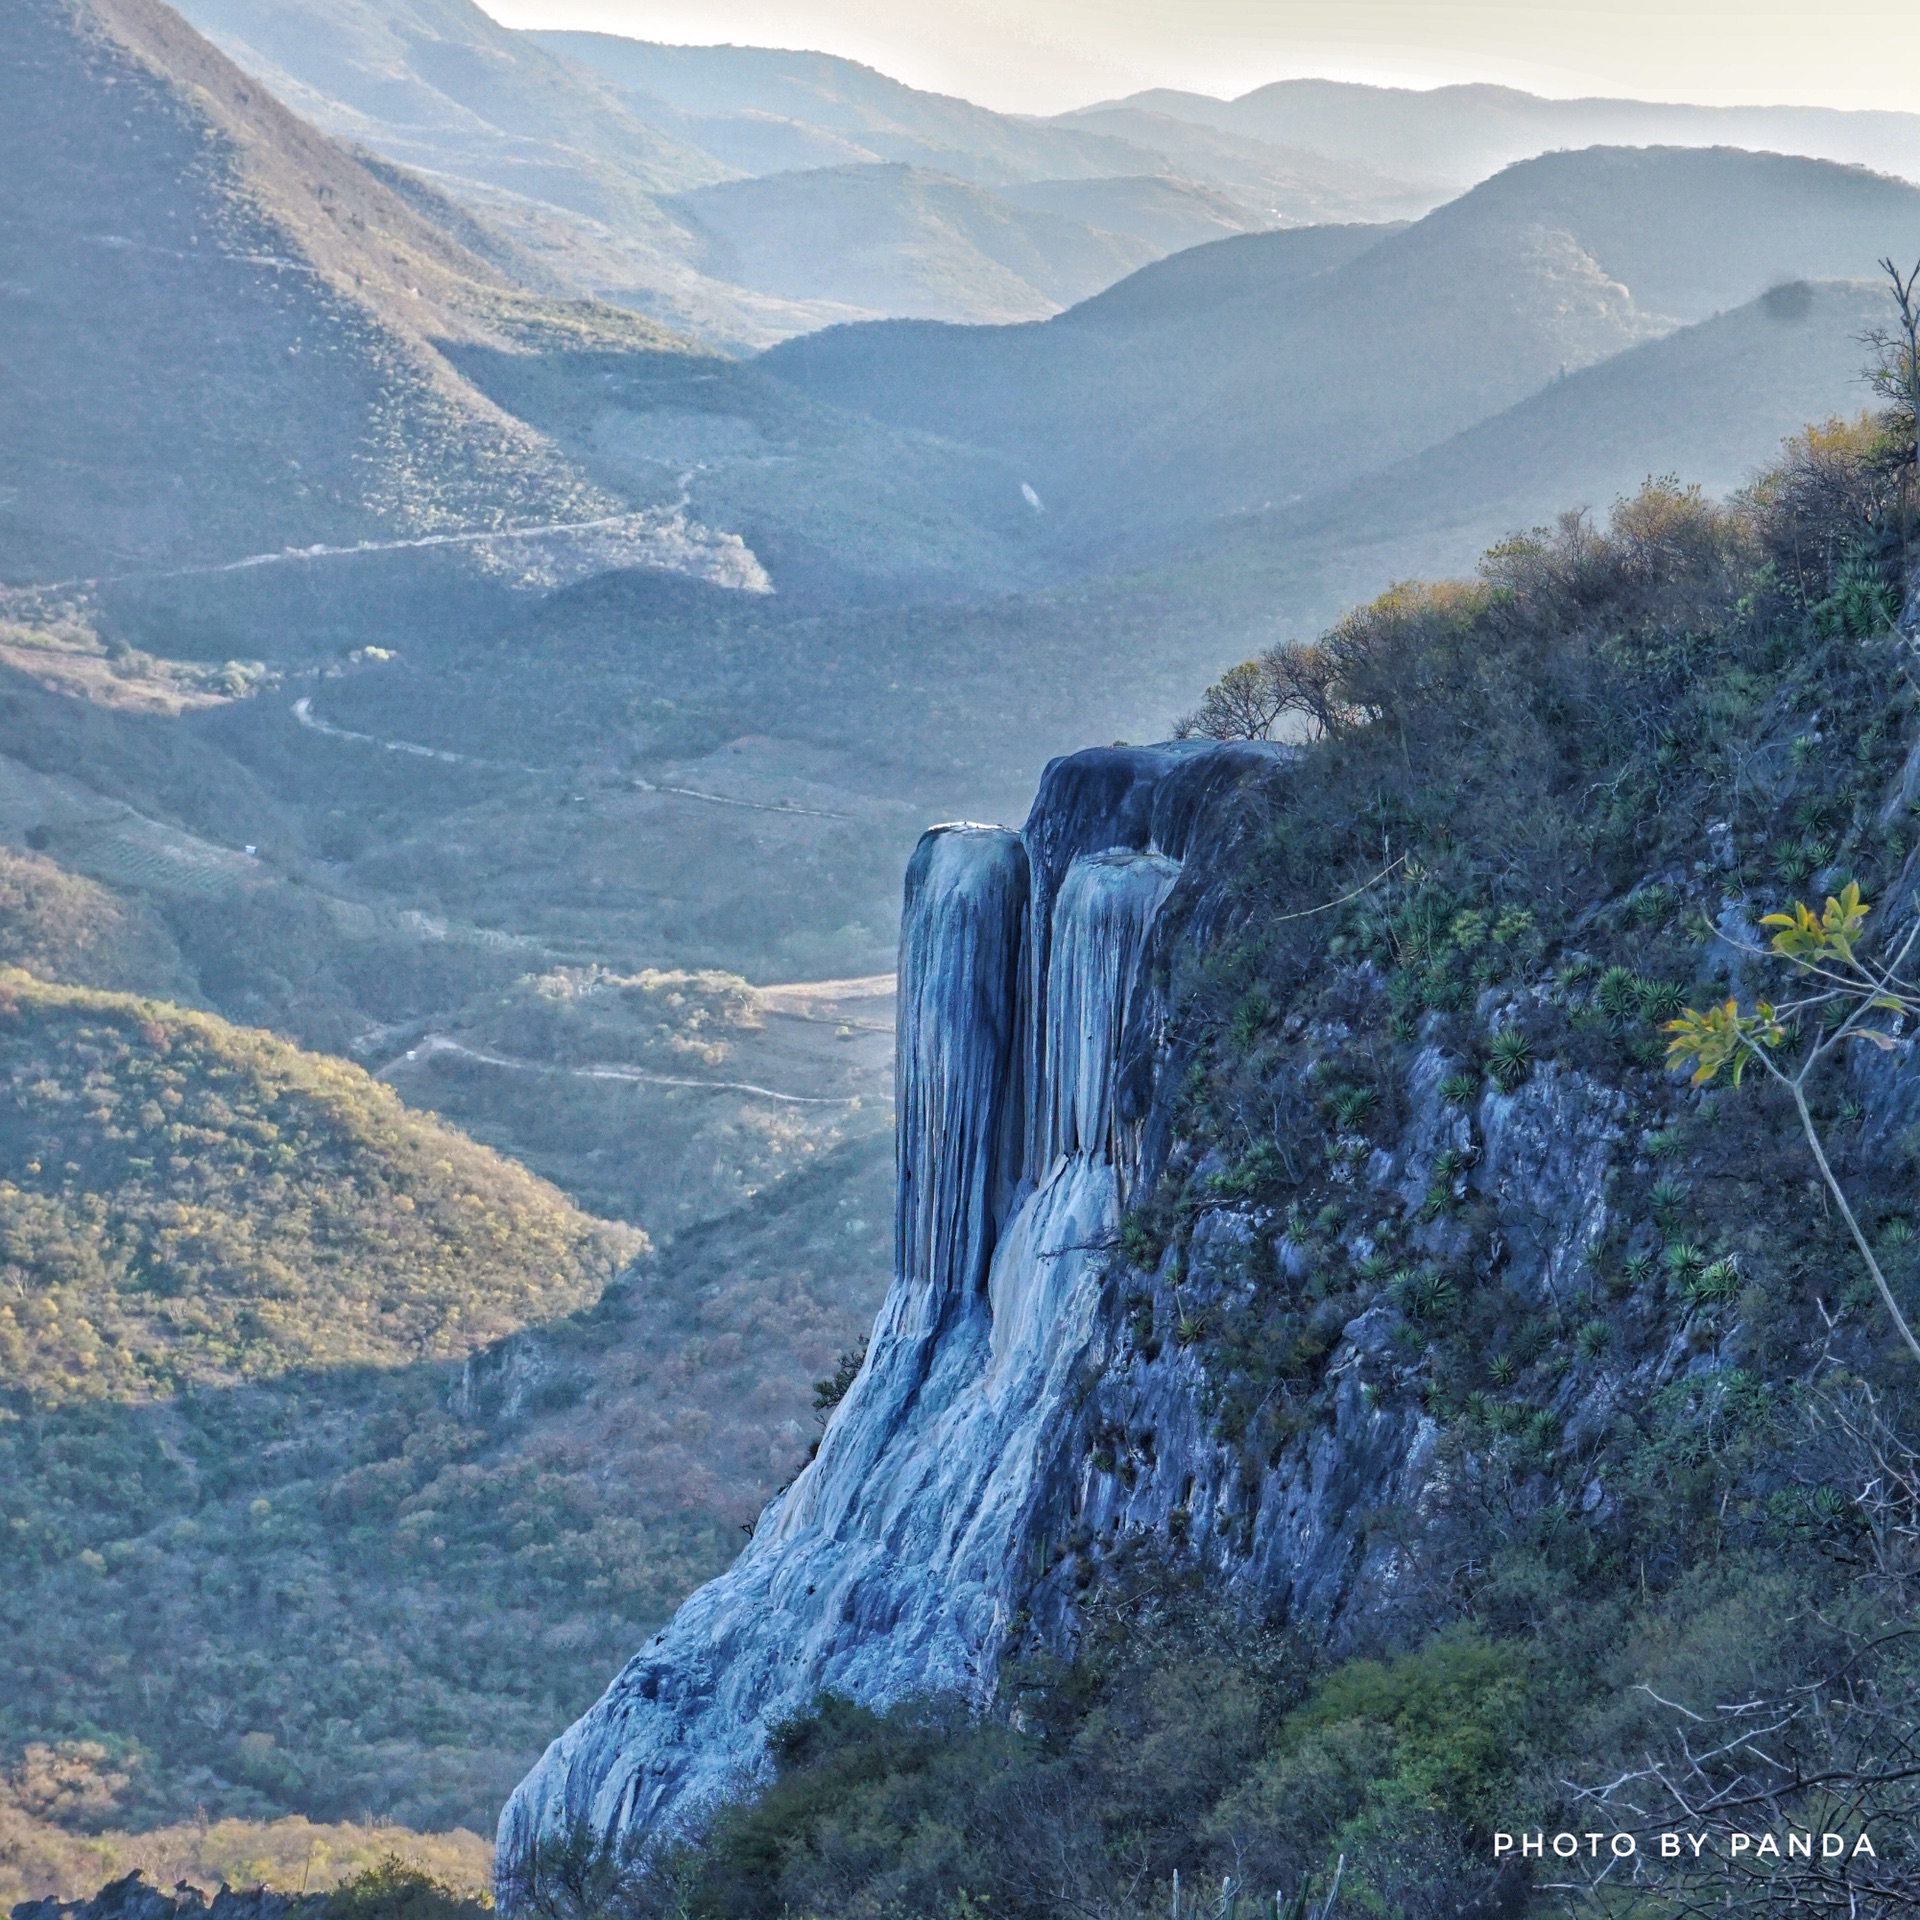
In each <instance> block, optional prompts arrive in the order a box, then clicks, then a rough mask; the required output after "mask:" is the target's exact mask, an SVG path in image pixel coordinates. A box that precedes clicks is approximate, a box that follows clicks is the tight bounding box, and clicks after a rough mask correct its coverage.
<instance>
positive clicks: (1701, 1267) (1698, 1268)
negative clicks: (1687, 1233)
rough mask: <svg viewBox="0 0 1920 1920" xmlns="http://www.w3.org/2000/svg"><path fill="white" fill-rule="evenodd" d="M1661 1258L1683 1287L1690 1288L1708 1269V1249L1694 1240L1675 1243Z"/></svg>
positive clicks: (1676, 1241)
mask: <svg viewBox="0 0 1920 1920" xmlns="http://www.w3.org/2000/svg"><path fill="white" fill-rule="evenodd" d="M1660 1257H1661V1259H1662V1260H1663V1261H1664V1262H1665V1263H1666V1268H1667V1271H1668V1273H1670V1274H1671V1275H1672V1276H1673V1278H1674V1279H1675V1280H1677V1281H1678V1282H1679V1283H1680V1285H1681V1286H1682V1287H1688V1288H1690V1287H1691V1286H1692V1285H1693V1283H1694V1281H1695V1280H1696V1279H1697V1278H1698V1277H1699V1276H1700V1275H1701V1274H1702V1273H1704V1272H1705V1271H1706V1268H1707V1253H1706V1249H1705V1248H1704V1247H1702V1246H1700V1245H1698V1244H1697V1243H1696V1242H1694V1241H1692V1240H1675V1241H1673V1242H1672V1243H1671V1244H1670V1245H1669V1246H1668V1247H1667V1250H1666V1251H1665V1252H1664V1253H1663V1254H1662V1255H1661V1256H1660Z"/></svg>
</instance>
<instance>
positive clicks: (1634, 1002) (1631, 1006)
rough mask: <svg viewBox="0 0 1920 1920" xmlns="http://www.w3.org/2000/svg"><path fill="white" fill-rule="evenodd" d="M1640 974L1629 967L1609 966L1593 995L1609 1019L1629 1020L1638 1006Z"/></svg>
mask: <svg viewBox="0 0 1920 1920" xmlns="http://www.w3.org/2000/svg"><path fill="white" fill-rule="evenodd" d="M1640 988H1641V980H1640V976H1639V975H1638V974H1637V973H1635V972H1634V970H1633V969H1632V968H1631V967H1609V968H1608V969H1607V970H1606V972H1605V973H1603V974H1602V975H1601V976H1600V984H1599V985H1598V986H1597V987H1595V988H1594V990H1593V997H1594V1000H1595V1002H1596V1003H1597V1004H1598V1006H1599V1008H1600V1011H1601V1012H1602V1013H1604V1014H1605V1015H1606V1016H1607V1018H1608V1019H1609V1020H1630V1019H1632V1018H1633V1016H1634V1014H1635V1013H1636V1012H1637V1011H1638V1009H1639V1006H1640Z"/></svg>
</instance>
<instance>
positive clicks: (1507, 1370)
mask: <svg viewBox="0 0 1920 1920" xmlns="http://www.w3.org/2000/svg"><path fill="white" fill-rule="evenodd" d="M1487 1378H1488V1379H1489V1380H1491V1381H1492V1382H1493V1384H1494V1385H1495V1386H1496V1387H1510V1386H1512V1385H1513V1383H1514V1382H1515V1381H1516V1380H1518V1379H1519V1378H1520V1363H1519V1361H1517V1360H1516V1359H1515V1358H1514V1357H1513V1355H1512V1354H1510V1353H1496V1354H1495V1355H1494V1356H1493V1358H1492V1359H1491V1360H1489V1361H1488V1362H1487Z"/></svg>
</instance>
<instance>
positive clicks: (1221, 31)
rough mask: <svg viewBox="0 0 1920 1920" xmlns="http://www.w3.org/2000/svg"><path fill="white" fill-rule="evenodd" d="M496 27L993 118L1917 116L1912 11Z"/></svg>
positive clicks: (1207, 13)
mask: <svg viewBox="0 0 1920 1920" xmlns="http://www.w3.org/2000/svg"><path fill="white" fill-rule="evenodd" d="M482 4H483V5H485V6H486V8H487V10H488V11H489V12H490V13H492V14H494V15H495V17H496V18H498V19H500V20H503V21H505V22H506V23H507V24H508V25H510V26H517V27H591V28H596V29H598V30H600V31H602V32H607V33H621V34H626V35H628V36H630V37H631V38H634V39H639V40H666V41H675V42H682V43H693V44H700V45H715V44H720V43H725V42H732V43H735V44H739V45H745V46H763V47H810V48H817V49H820V50H821V51H824V52H827V53H838V54H844V55H847V56H849V57H851V58H853V59H856V60H864V61H865V62H867V64H868V65H870V66H875V67H878V68H880V69H881V71H883V72H885V73H890V74H892V75H893V76H894V77H895V78H897V79H901V80H905V81H908V82H909V83H911V84H912V85H914V86H919V87H930V88H934V89H936V90H938V91H940V92H944V93H957V94H961V95H963V96H965V97H966V98H968V99H971V100H977V101H980V102H981V103H982V104H984V105H986V106H990V107H998V108H1000V109H1002V110H1003V111H1010V112H1024V113H1053V112H1059V111H1061V110H1063V109H1065V108H1067V107H1073V106H1082V105H1085V104H1087V103H1088V102H1089V101H1092V100H1096V99H1101V98H1106V97H1111V96H1112V95H1115V94H1120V93H1128V92H1132V91H1134V90H1136V89H1138V88H1141V87H1149V86H1175V87H1189V88H1192V89H1194V90H1195V91H1197V92H1202V93H1213V94H1219V95H1223V96H1229V97H1230V96H1232V95H1234V94H1239V93H1245V92H1247V91H1248V90H1249V89H1251V88H1253V87H1257V86H1260V85H1262V84H1264V83H1265V82H1266V81H1269V80H1280V79H1285V78H1288V77H1291V76H1296V75H1304V74H1319V75H1324V76H1328V77H1331V78H1334V79H1343V80H1372V81H1378V82H1382V83H1386V84H1391V85H1402V86H1435V85H1440V84H1442V83H1445V82H1447V81H1453V80H1498V81H1503V82H1505V83H1506V84H1508V85H1510V86H1517V87H1525V88H1528V89H1529V90H1531V91H1533V92H1535V93H1547V94H1562V95H1564V94H1580V93H1609V94H1619V95H1626V96H1629V97H1633V98H1638V99H1647V100H1696V101H1701V102H1705V103H1709V104H1714V105H1740V104H1746V105H1780V104H1794V105H1807V106H1833V107H1893V108H1899V109H1902V110H1905V111H1909V112H1912V111H1916V110H1920V0H1618V3H1617V4H1613V5H1609V6H1595V5H1591V4H1579V0H482Z"/></svg>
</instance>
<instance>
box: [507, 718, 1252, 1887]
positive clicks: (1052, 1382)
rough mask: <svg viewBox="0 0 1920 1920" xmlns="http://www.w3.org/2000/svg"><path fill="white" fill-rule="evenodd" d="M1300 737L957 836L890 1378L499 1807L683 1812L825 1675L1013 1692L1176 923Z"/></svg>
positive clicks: (1148, 766) (1096, 1359)
mask: <svg viewBox="0 0 1920 1920" xmlns="http://www.w3.org/2000/svg"><path fill="white" fill-rule="evenodd" d="M1283 763H1284V756H1283V755H1282V754H1281V753H1280V752H1279V750H1277V749H1272V748H1259V747H1238V748H1228V747H1219V746H1211V745H1194V746H1172V747H1161V748H1140V749H1110V750H1101V751H1098V752H1092V753H1084V754H1078V755H1074V756H1072V757H1070V758H1067V759H1065V760H1060V761H1056V762H1054V763H1053V764H1052V765H1051V766H1050V767H1049V768H1048V770H1047V773H1046V776H1045V778H1044V780H1043V782H1042V786H1041V791H1040V794H1039V797H1038V799H1037V801H1036V802H1035V805H1034V809H1033V813H1032V816H1031V818H1030V819H1029V820H1028V822H1027V825H1026V828H1025V831H1024V832H1023V833H1013V832H1010V831H1007V830H1005V829H1003V828H997V827H979V826H950V827H937V828H935V829H933V830H932V831H931V832H930V833H928V834H927V835H926V836H925V837H924V838H923V839H922V841H921V843H920V846H919V848H918V850H917V851H916V853H915V855H914V857H913V860H912V863H911V865H910V866H909V868H908V872H907V882H906V900H905V912H904V918H903V926H902V934H901V942H900V1024H899V1060H898V1112H899V1121H898V1128H899V1132H898V1176H899V1184H898V1198H897V1210H896V1248H897V1252H896V1277H895V1280H894V1284H893V1287H892V1289H891V1291H890V1293H889V1296H888V1298H887V1301H886V1303H885V1305H884V1306H883V1308H882V1310H881V1314H880V1317H879V1320H878V1323H877V1324H876V1326H875V1329H874V1333H873V1338H872V1341H871V1343H870V1348H869V1352H868V1357H867V1361H866V1364H865V1366H864V1368H863V1369H862V1371H861V1373H860V1376H859V1378H858V1379H857V1380H856V1381H855V1382H854V1384H853V1386H852V1388H851V1390H850V1391H849V1392H848V1394H847V1396H846V1398H845V1399H844V1401H842V1403H841V1405H840V1406H839V1408H838V1409H837V1410H836V1412H835V1414H834V1417H833V1419H832V1421H831V1422H830V1424H829V1425H828V1427H827V1430H826V1433H825V1435H824V1436H823V1438H822V1440H821V1444H820V1450H819V1453H818V1455H817V1457H816V1458H815V1459H814V1460H813V1462H812V1463H811V1464H810V1465H809V1466H808V1467H807V1468H806V1469H805V1471H804V1472H802V1473H801V1475H800V1476H799V1478H798V1479H797V1480H796V1481H795V1482H794V1483H793V1485H792V1486H791V1487H789V1488H788V1489H787V1490H786V1492H785V1493H783V1494H782V1495H781V1496H780V1497H779V1498H778V1499H776V1500H775V1501H774V1502H773V1503H772V1504H771V1505H770V1506H769V1507H768V1508H767V1510H766V1512H765V1513H764V1514H763V1515H762V1517H761V1519H760V1522H759V1525H758V1527H757V1528H756V1530H755V1532H754V1536H753V1540H752V1543H751V1544H750V1545H749V1546H748V1547H747V1549H746V1551H745V1552H744V1553H743V1554H742V1555H741V1557H740V1559H739V1561H738V1562H737V1563H736V1564H735V1565H734V1566H733V1567H732V1568H731V1569H730V1570H729V1571H728V1572H727V1573H726V1574H724V1575H723V1576H722V1577H721V1578H720V1579H718V1580H716V1581H714V1582H712V1583H711V1584H710V1585H708V1586H706V1587H704V1588H702V1589H701V1590H700V1591H699V1592H698V1593H696V1594H695V1595H694V1596H693V1597H692V1598H691V1599H690V1600H688V1601H687V1603H686V1604H685V1605H684V1606H683V1607H682V1608H681V1609H680V1611H679V1613H678V1614H677V1615H676V1616H675V1618H674V1619H673V1621H672V1622H671V1623H670V1624H669V1625H668V1626H667V1627H666V1629H665V1630H664V1631H663V1632H661V1633H660V1634H658V1635H657V1636H656V1637H655V1638H654V1639H653V1640H652V1641H651V1642H650V1643H649V1644H648V1645H647V1646H646V1647H645V1648H643V1649H642V1650H641V1651H640V1652H639V1653H638V1654H637V1655H636V1656H635V1657H634V1658H633V1659H632V1660H631V1661H630V1662H629V1663H628V1664H627V1666H626V1667H625V1669H624V1670H623V1671H622V1672H621V1673H620V1674H619V1676H618V1677H617V1678H616V1679H615V1681H614V1682H613V1684H612V1686H610V1687H609V1688H608V1690H607V1692H606V1694H605V1695H604V1696H603V1697H602V1698H601V1700H600V1701H599V1702H598V1703H597V1704H596V1705H595V1706H594V1707H593V1708H592V1710H591V1711H590V1712H588V1713H587V1714H586V1715H585V1716H583V1718H582V1719H581V1720H580V1721H578V1722H577V1723H576V1724H575V1725H574V1726H573V1727H571V1728H569V1729H568V1731H567V1732H566V1733H565V1734H563V1735H562V1736H561V1738H560V1739H559V1740H557V1741H555V1742H554V1744H553V1745H552V1746H551V1747H550V1748H549V1749H548V1751H547V1753H546V1755H545V1757H544V1758H543V1759H542V1760H541V1762H540V1764H539V1765H538V1766H537V1767H536V1768H535V1769H534V1771H533V1772H532V1773H531V1774H530V1775H529V1776H528V1777H527V1779H526V1780H525V1781H524V1782H523V1783H522V1784H521V1786H520V1788H519V1790H518V1791H517V1792H516V1793H515V1794H514V1796H513V1798H512V1800H511V1801H510V1802H509V1804H508V1806H507V1808H506V1811H505V1813H504V1814H503V1815H502V1818H501V1824H500V1859H501V1863H502V1868H501V1871H502V1881H503V1887H504V1888H507V1889H510V1888H511V1885H512V1875H513V1873H514V1870H515V1865H516V1862H518V1861H519V1860H521V1859H522V1858H523V1857H524V1855H525V1851H526V1849H527V1847H528V1844H529V1842H530V1841H531V1840H532V1839H533V1838H534V1837H535V1836H537V1835H539V1834H541V1833H542V1832H551V1831H556V1830H559V1829H561V1828H568V1827H573V1826H575V1825H577V1824H578V1823H580V1822H583V1821H584V1822H586V1823H587V1824H588V1825H590V1827H591V1828H593V1829H594V1830H596V1831H598V1832H600V1833H603V1834H605V1835H608V1836H620V1837H633V1836H639V1835H646V1834H651V1833H654V1832H659V1831H666V1830H670V1829H672V1828H673V1827H675V1826H677V1825H680V1824H683V1823H684V1822H685V1821H686V1820H687V1819H688V1818H689V1817H690V1816H691V1815H693V1814H695V1813H697V1812H698V1810H699V1809H700V1808H701V1807H702V1806H703V1805H706V1804H708V1803H710V1802H711V1801H712V1800H713V1799H715V1798H716V1797H717V1796H719V1795H721V1794H724V1793H725V1792H726V1791H727V1790H728V1789H730V1788H732V1787H735V1786H738V1785H739V1784H740V1783H741V1782H742V1781H743V1780H745V1779H747V1778H750V1777H751V1776H752V1775H753V1773H754V1772H755V1770H756V1769H757V1768H758V1767H759V1766H760V1764H761V1761H762V1757H763V1754H764V1749H765V1739H766V1729H767V1728H768V1727H769V1726H770V1725H772V1724H775V1723H777V1722H778V1721H779V1720H780V1719H782V1718H783V1717H786V1716H789V1715H792V1714H794V1713H797V1712H799V1711H801V1710H803V1709H804V1708H805V1707H806V1706H807V1705H808V1704H809V1703H810V1702H811V1701H813V1700H814V1699H815V1698H816V1697H817V1696H818V1695H819V1694H820V1693H821V1692H823V1691H828V1690H831V1691H834V1692H838V1693H842V1694H847V1695H851V1696H852V1697H854V1698H856V1699H859V1700H862V1701H867V1702H872V1703H883V1702H887V1701H891V1700H895V1699H898V1698H900V1697H902V1696H905V1695H908V1694H911V1693H916V1692H922V1691H930V1690H951V1691H958V1692H960V1693H962V1694H965V1695H969V1696H971V1697H973V1698H975V1699H979V1700H984V1699H986V1698H987V1697H988V1696H989V1695H990V1694H991V1693H992V1690H993V1686H994V1679H995V1673H996V1669H997V1665H998V1662H999V1659H1000V1656H1001V1652H1002V1650H1003V1648H1004V1647H1005V1646H1006V1645H1007V1642H1008V1638H1009V1634H1010V1632H1012V1631H1013V1630H1014V1628H1015V1626H1016V1623H1017V1621H1018V1619H1019V1618H1020V1617H1022V1616H1023V1612H1024V1609H1025V1606H1026V1602H1027V1597H1028V1592H1029V1589H1030V1588H1031V1587H1032V1586H1033V1583H1034V1579H1035V1576H1036V1574H1037V1573H1039V1572H1041V1571H1042V1570H1044V1568H1045V1566H1046V1564H1047V1560H1048V1556H1049V1553H1050V1551H1051V1543H1052V1541H1053V1539H1054V1537H1055V1535H1056V1534H1057V1533H1058V1532H1059V1531H1060V1523H1061V1516H1062V1511H1063V1502H1064V1503H1066V1504H1067V1505H1068V1506H1071V1505H1072V1504H1073V1503H1074V1499H1075V1493H1074V1477H1073V1476H1074V1473H1075V1470H1076V1465H1077V1456H1078V1452H1079V1449H1078V1446H1077V1444H1076V1436H1077V1435H1078V1433H1079V1430H1080V1428H1081V1425H1082V1421H1083V1413H1084V1406H1085V1402H1086V1398H1087V1394H1088V1392H1089V1390H1090V1388H1091V1386H1092V1383H1093V1381H1094V1379H1095V1378H1096V1377H1097V1375H1098V1372H1099V1369H1100V1367H1101V1366H1102V1365H1103V1364H1104V1360H1105V1356H1106V1352H1107V1348H1108V1346H1109V1345H1110V1342H1111V1335H1112V1331H1113V1325H1112V1323H1113V1300H1112V1287H1111V1283H1110V1280H1109V1269H1110V1268H1111V1266H1112V1265H1113V1249H1114V1246H1115V1243H1116V1236H1117V1232H1118V1226H1119V1219H1120V1209H1121V1205H1122V1201H1123V1198H1124V1196H1125V1194H1126V1192H1127V1189H1128V1187H1129V1184H1130V1182H1131V1181H1132V1180H1133V1179H1134V1177H1135V1176H1136V1173H1137V1171H1138V1169H1139V1166H1140V1156H1141V1151H1142V1141H1143V1128H1144V1126H1145V1123H1146V1121H1147V1119H1148V1118H1149V1115H1150V1113H1151V1108H1152V1093H1153V1072H1152V1065H1153V1058H1154V1052H1155V1045H1156V1036H1157V1026H1158V1022H1159V1020H1160V1018H1161V1012H1162V1009H1161V1007H1160V1004H1159V999H1158V996H1157V995H1156V994H1155V991H1154V988H1153V983H1152V976H1153V967H1152V964H1151V956H1152V953H1153V949H1154V941H1155V935H1156V929H1157V927H1158V925H1159V923H1160V921H1161V918H1162V915H1163V912H1164V910H1165V908H1166V904H1167V902H1168V899H1169V896H1170V895H1171V894H1172V893H1173V892H1174V891H1175V889H1176V888H1177V887H1178V885H1179V883H1180V881H1181V877H1182V866H1181V863H1182V860H1183V858H1184V857H1185V856H1186V854H1187V853H1188V851H1189V848H1190V847H1192V846H1193V845H1195V844H1196V843H1198V842H1200V841H1201V840H1203V839H1208V838H1210V837H1217V836H1218V835H1220V834H1222V833H1223V832H1226V831H1229V830H1230V823H1231V820H1232V819H1233V817H1234V808H1235V800H1236V796H1237V795H1238V794H1239V793H1240V792H1241V790H1242V789H1243V788H1245V787H1247V786H1248V785H1254V786H1258V785H1260V784H1262V783H1263V782H1264V781H1266V780H1269V779H1270V778H1271V777H1272V776H1273V775H1274V773H1275V772H1276V771H1277V769H1278V768H1279V767H1280V766H1281V765H1282V764H1283Z"/></svg>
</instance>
